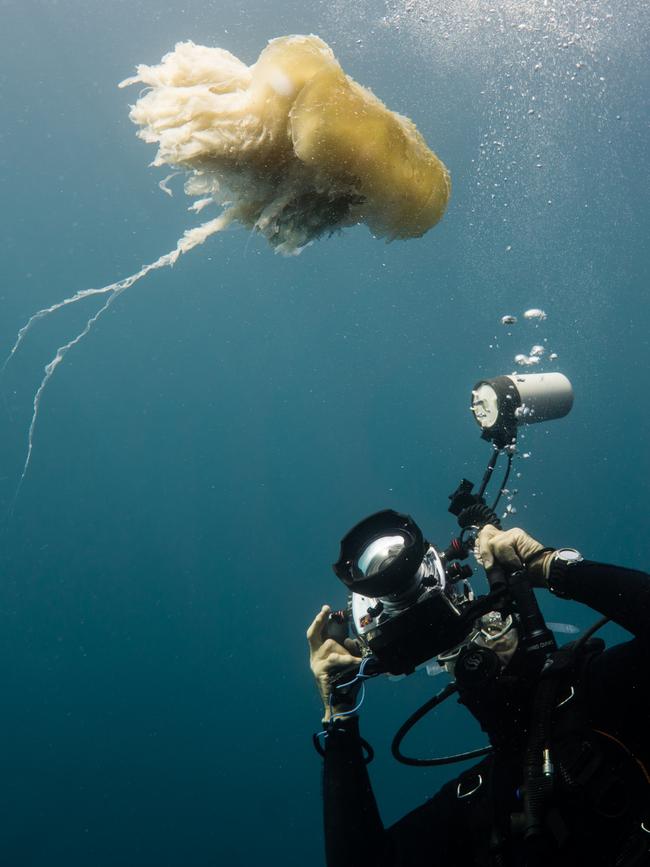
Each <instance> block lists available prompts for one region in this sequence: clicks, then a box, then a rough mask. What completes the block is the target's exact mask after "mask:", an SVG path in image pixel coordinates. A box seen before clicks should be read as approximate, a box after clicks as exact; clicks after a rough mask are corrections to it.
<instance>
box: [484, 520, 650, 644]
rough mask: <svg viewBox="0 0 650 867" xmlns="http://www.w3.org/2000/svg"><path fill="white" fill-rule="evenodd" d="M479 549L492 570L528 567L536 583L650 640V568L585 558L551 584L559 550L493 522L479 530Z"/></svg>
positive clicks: (486, 567)
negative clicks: (494, 524)
mask: <svg viewBox="0 0 650 867" xmlns="http://www.w3.org/2000/svg"><path fill="white" fill-rule="evenodd" d="M477 551H478V559H479V562H481V563H482V564H483V566H484V567H485V569H486V571H488V572H489V571H491V570H493V569H495V568H498V567H502V568H505V569H508V570H510V571H515V570H517V569H521V568H522V567H523V566H526V568H527V570H528V576H529V578H530V580H531V583H532V585H533V587H545V588H547V589H549V590H551V592H555V593H556V594H557V595H558V596H561V597H563V598H566V599H573V600H575V601H576V602H582V603H583V604H584V605H588V606H589V607H590V608H593V609H594V611H599V612H600V613H601V614H604V615H605V616H606V617H609V618H610V619H611V620H613V621H614V622H615V623H618V624H619V626H622V627H623V628H624V629H627V630H628V632H631V633H632V634H633V635H635V636H637V637H638V638H640V639H642V640H644V641H650V575H647V574H646V573H645V572H638V571H636V570H634V569H624V568H623V567H622V566H606V565H604V564H602V563H593V562H591V561H589V560H582V561H580V562H576V563H573V564H571V565H570V566H568V568H567V569H566V570H565V571H564V573H563V574H562V575H559V576H557V577H554V578H553V580H552V581H551V584H550V585H549V574H550V572H551V566H552V563H553V557H554V551H553V549H552V548H543V547H542V545H541V543H540V542H537V541H536V540H535V539H533V538H532V537H531V536H529V535H528V533H526V532H525V531H524V530H521V529H519V528H518V527H514V528H512V529H510V530H505V531H502V530H498V529H497V528H496V527H493V526H491V525H490V524H487V525H486V526H485V527H483V529H482V530H481V532H480V533H479V536H478V539H477Z"/></svg>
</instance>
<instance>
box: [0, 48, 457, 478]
mask: <svg viewBox="0 0 650 867" xmlns="http://www.w3.org/2000/svg"><path fill="white" fill-rule="evenodd" d="M136 72H137V74H136V75H135V76H133V77H132V78H129V79H127V80H126V81H123V82H122V84H121V85H120V86H121V87H124V86H127V85H130V84H136V83H140V84H143V85H145V91H144V92H143V93H142V94H141V95H140V97H139V99H138V100H137V102H136V103H135V105H133V106H132V107H131V114H130V117H131V120H132V121H133V122H134V123H136V124H137V125H138V126H139V127H140V129H139V132H138V135H139V136H140V138H142V139H143V140H144V141H145V142H148V143H152V144H156V145H157V146H158V151H157V154H156V157H155V160H154V163H153V164H154V165H155V166H169V167H171V168H172V169H173V170H174V171H175V172H183V173H186V181H185V192H186V193H187V194H188V195H190V196H193V197H196V201H195V202H194V204H193V205H192V206H191V210H194V211H196V212H197V213H198V212H200V211H202V210H203V209H205V208H208V207H210V206H215V205H217V206H219V207H220V208H221V212H220V213H219V215H218V216H216V217H214V218H213V219H210V220H208V221H207V222H204V223H202V224H201V225H199V226H196V227H194V228H192V229H188V230H187V231H186V232H185V233H184V234H183V235H182V237H181V238H180V239H179V241H178V242H177V245H176V247H175V249H174V250H172V251H170V252H169V253H166V254H165V255H164V256H161V257H160V258H159V259H157V260H156V261H155V262H152V263H150V264H149V265H146V266H145V267H143V268H142V269H141V270H140V271H138V272H137V273H136V274H132V275H131V276H129V277H127V278H125V279H123V280H120V281H118V282H117V283H113V284H111V285H110V286H104V287H101V288H99V289H95V288H93V289H84V290H81V291H79V292H77V293H75V294H74V295H71V296H70V297H68V298H66V299H64V300H63V301H60V302H58V303H56V304H53V305H52V306H51V307H48V308H44V309H43V310H39V311H38V312H37V313H35V314H34V315H33V316H32V317H31V318H30V319H29V321H28V322H27V324H26V325H25V326H23V328H21V330H20V331H19V333H18V337H17V339H16V342H15V344H14V346H13V348H12V350H11V353H10V355H9V358H8V359H7V361H9V359H10V358H12V357H13V355H14V354H15V352H16V351H17V349H18V347H19V346H20V344H21V343H22V340H23V338H24V336H25V334H26V333H27V331H28V330H29V328H30V327H31V325H32V324H33V323H34V322H35V321H36V320H38V319H41V318H43V317H44V316H47V315H49V314H51V313H54V312H55V311H57V310H60V309H61V308H63V307H66V306H67V305H69V304H73V303H76V302H78V301H81V300H83V299H85V298H88V297H90V296H94V295H103V296H105V301H104V304H103V306H102V307H100V308H99V310H98V311H97V312H96V313H94V314H93V316H91V318H90V319H89V320H88V322H87V324H86V327H85V328H84V329H83V331H81V332H80V333H79V334H77V335H76V336H75V337H74V338H72V339H71V340H70V341H69V342H68V343H66V344H65V345H63V346H60V347H59V348H58V350H57V352H56V355H55V356H54V358H53V359H52V360H51V361H50V362H49V364H48V365H47V366H46V367H45V374H44V377H43V380H42V382H41V384H40V386H39V388H38V390H37V392H36V395H35V397H34V410H33V415H32V421H31V425H30V429H29V442H28V451H27V458H26V461H25V466H24V469H23V475H22V477H21V482H22V479H23V478H24V476H25V473H26V471H27V468H28V466H29V461H30V457H31V453H32V445H33V434H34V427H35V424H36V419H37V416H38V410H39V406H40V400H41V397H42V395H43V392H44V390H45V388H46V386H47V384H48V382H49V380H50V378H51V377H52V375H53V374H54V371H55V370H56V368H57V367H58V365H59V364H60V363H61V361H62V360H63V358H64V357H65V355H66V353H67V352H68V351H69V350H70V349H71V348H72V347H73V346H75V345H76V344H77V343H79V342H80V341H81V340H82V339H83V338H84V337H85V336H86V334H88V332H89V331H90V329H91V328H92V326H93V325H94V323H95V322H96V321H97V320H98V318H99V317H100V316H101V315H102V313H104V312H105V311H106V310H107V309H108V307H109V306H110V305H111V304H112V303H113V301H114V300H115V299H116V298H117V297H118V296H119V295H120V294H121V293H122V292H124V291H125V290H126V289H128V288H129V287H131V286H132V285H133V284H134V283H136V282H137V281H138V280H140V279H141V278H142V277H144V276H145V275H146V274H148V273H149V272H150V271H153V270H155V269H158V268H162V267H165V266H168V265H173V264H174V263H175V262H176V261H177V259H178V258H179V256H180V255H181V254H182V253H186V252H188V251H189V250H191V249H192V248H194V247H196V246H197V245H198V244H201V243H203V242H204V241H205V240H206V239H207V238H208V237H209V236H210V235H213V234H215V233H216V232H220V231H222V230H224V229H225V228H227V227H228V226H229V225H230V224H232V223H234V222H239V223H240V224H242V225H244V226H245V227H246V228H248V229H250V230H253V231H256V232H259V233H261V234H262V235H264V237H265V238H266V239H267V240H268V241H269V242H270V243H271V244H272V245H273V247H274V248H275V249H276V250H277V251H278V252H280V253H283V254H296V253H299V252H300V251H301V250H302V249H303V248H304V247H305V246H306V245H307V244H309V243H310V242H312V241H313V240H315V239H316V238H318V237H320V236H321V235H323V234H327V233H332V232H333V231H336V230H338V229H342V228H345V227H346V226H352V225H355V224H357V223H365V224H366V225H367V226H368V227H369V229H370V231H371V232H372V233H373V234H374V235H376V236H378V237H383V238H386V239H387V240H394V239H406V238H416V237H419V236H421V235H423V234H424V233H425V232H427V231H428V230H429V229H430V228H431V227H432V226H434V225H435V224H436V223H437V222H438V221H439V220H440V218H441V217H442V215H443V214H444V211H445V208H446V206H447V202H448V199H449V193H450V180H449V172H448V171H447V169H446V168H445V166H444V165H443V163H442V162H441V161H440V160H439V159H438V157H437V156H436V155H435V154H434V153H433V152H432V151H431V150H430V149H429V148H428V147H427V144H426V142H425V141H424V138H423V137H422V135H421V134H420V133H419V132H418V130H417V129H416V127H415V124H413V122H412V121H410V120H409V119H408V118H406V117H403V116H402V115H400V114H397V113H396V112H393V111H390V110H389V109H388V108H386V106H385V105H384V104H383V103H382V102H381V101H380V100H379V99H378V98H377V97H376V96H374V94H372V93H371V92H370V91H369V90H368V89H367V88H365V87H362V86H361V85H360V84H357V82H356V81H354V80H353V79H352V78H350V77H349V76H347V75H346V74H345V73H344V72H343V70H342V69H341V67H340V65H339V63H338V62H337V60H336V58H335V56H334V53H333V52H332V50H331V49H330V48H329V46H328V45H326V44H325V42H323V41H322V40H321V39H319V38H318V37H317V36H285V37H282V38H279V39H273V40H271V41H270V42H269V44H268V45H267V46H266V48H265V49H264V50H263V51H262V53H261V54H260V56H259V58H258V60H257V62H256V63H254V64H253V65H252V66H247V65H246V64H245V63H243V62H242V61H241V60H239V59H238V58H237V57H235V56H234V55H233V54H231V53H230V52H229V51H226V50H224V49H223V48H209V47H206V46H203V45H195V44H194V43H193V42H181V43H179V44H178V45H176V47H175V49H174V51H172V52H170V53H169V54H166V55H165V56H164V57H163V59H162V61H161V62H160V64H158V65H157V66H145V65H141V66H138V67H137V70H136ZM161 186H162V188H163V189H165V190H166V191H169V190H168V188H166V187H165V186H164V182H161ZM6 363H7V362H5V364H6Z"/></svg>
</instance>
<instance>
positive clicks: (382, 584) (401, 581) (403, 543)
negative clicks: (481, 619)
mask: <svg viewBox="0 0 650 867" xmlns="http://www.w3.org/2000/svg"><path fill="white" fill-rule="evenodd" d="M445 560H446V557H445V555H444V554H442V555H441V554H440V553H439V552H438V551H437V550H436V548H435V547H434V546H433V545H431V544H429V543H428V542H426V541H425V539H424V537H423V535H422V531H421V530H420V528H419V527H418V526H417V524H416V523H415V521H414V520H413V519H412V518H411V517H410V516H409V515H403V514H400V513H399V512H394V511H392V510H390V509H387V510H385V511H382V512H377V513H376V514H374V515H370V517H368V518H365V519H364V520H363V521H361V522H360V523H359V524H357V525H356V526H355V527H353V528H352V529H351V530H350V532H349V533H348V534H347V535H346V536H345V537H344V538H343V540H342V541H341V554H340V557H339V559H338V560H337V562H336V563H335V564H334V572H335V573H336V575H337V576H338V578H339V579H340V580H341V581H342V582H343V583H344V584H345V585H346V586H347V587H348V589H349V590H350V599H349V604H348V612H347V616H348V621H349V625H350V627H351V629H352V632H353V633H354V635H355V637H356V638H358V639H359V640H360V641H361V643H362V645H363V646H364V648H366V651H367V653H369V654H372V655H373V656H374V657H375V659H376V661H377V664H378V665H379V667H380V668H381V670H383V671H385V672H388V673H389V674H394V675H398V674H410V673H411V672H413V671H414V670H415V668H416V667H417V666H418V665H420V664H422V663H423V662H427V661H428V660H430V659H432V658H433V657H435V656H437V654H438V653H441V652H442V651H443V650H447V649H448V648H450V647H453V646H455V645H457V644H459V643H460V642H461V641H463V640H464V639H465V637H466V633H467V628H468V627H467V621H466V618H465V617H464V613H465V611H466V609H467V606H468V603H470V602H471V601H472V600H473V598H474V595H473V592H472V589H471V587H470V585H469V583H468V582H467V580H466V572H464V571H463V570H462V568H461V569H458V568H452V566H456V564H450V565H449V566H447V567H445ZM470 571H471V570H470ZM459 585H460V586H459Z"/></svg>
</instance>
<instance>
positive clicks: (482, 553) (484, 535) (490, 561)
mask: <svg viewBox="0 0 650 867" xmlns="http://www.w3.org/2000/svg"><path fill="white" fill-rule="evenodd" d="M500 532H501V530H497V528H496V527H495V526H493V525H492V524H486V525H485V526H484V527H483V528H482V529H481V532H480V533H479V534H478V537H477V539H476V549H477V552H478V559H479V561H480V562H481V563H482V564H483V568H484V569H485V571H486V572H488V571H489V570H490V569H491V568H492V567H493V566H494V555H493V554H492V544H491V541H492V539H493V538H494V536H497V535H498V534H499V533H500Z"/></svg>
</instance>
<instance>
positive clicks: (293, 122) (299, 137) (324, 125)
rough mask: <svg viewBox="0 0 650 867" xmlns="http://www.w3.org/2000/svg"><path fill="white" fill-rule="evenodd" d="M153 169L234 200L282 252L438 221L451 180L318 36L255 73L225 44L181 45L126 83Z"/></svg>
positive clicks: (269, 53)
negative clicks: (325, 238) (348, 231)
mask: <svg viewBox="0 0 650 867" xmlns="http://www.w3.org/2000/svg"><path fill="white" fill-rule="evenodd" d="M134 83H140V84H145V85H147V86H148V88H149V90H148V91H147V92H146V93H144V94H143V95H142V96H141V97H140V98H139V99H138V100H137V102H136V103H135V105H133V106H132V109H131V114H130V117H131V120H132V121H133V122H134V123H136V124H137V125H138V126H140V131H139V132H138V135H139V136H140V138H142V139H143V140H144V141H146V142H149V143H157V144H158V152H157V154H156V158H155V160H154V165H156V166H163V165H165V166H170V167H172V168H174V169H181V170H185V171H187V172H189V173H190V176H189V179H188V182H187V184H186V192H188V193H189V194H190V195H200V196H203V197H204V198H208V199H210V198H211V199H212V200H213V201H214V203H215V204H223V203H224V202H226V201H230V202H231V203H232V204H231V207H232V208H233V209H234V212H235V216H234V218H235V219H236V220H237V221H239V222H240V223H243V224H244V225H245V226H246V227H247V228H249V229H254V230H257V231H258V232H261V233H262V234H263V235H264V236H265V237H266V239H267V240H268V241H269V242H270V243H271V244H272V245H273V246H274V247H275V248H276V249H277V250H278V251H279V252H281V253H285V254H291V253H296V252H299V251H300V250H301V248H302V247H304V246H305V245H306V244H308V243H309V242H310V241H312V240H314V239H316V238H318V237H320V236H321V235H322V234H324V233H327V232H332V231H334V230H336V229H340V228H344V227H345V226H350V225H354V224H356V223H366V224H367V225H368V227H369V228H370V230H371V231H372V232H373V234H375V235H376V236H379V237H385V238H387V239H388V240H394V239H407V238H414V237H419V236H421V235H423V234H424V233H425V232H427V231H428V230H429V229H430V228H432V226H434V225H435V224H436V223H437V222H438V221H439V220H440V218H441V217H442V215H443V213H444V211H445V208H446V206H447V202H448V200H449V193H450V180H449V172H448V171H447V169H446V168H445V166H444V165H443V163H442V162H441V161H440V160H439V159H438V157H437V156H436V155H435V154H434V153H433V151H431V150H430V149H429V148H428V146H427V144H426V142H425V140H424V138H423V137H422V135H421V134H420V133H419V132H418V130H417V128H416V127H415V124H413V122H412V121H410V120H409V119H408V118H405V117H403V116H401V115H399V114H396V113H395V112H393V111H390V110H389V109H388V108H387V107H386V106H385V105H384V104H383V103H382V102H381V101H380V100H379V99H378V98H377V97H376V96H375V95H374V94H373V93H371V92H370V91H369V90H368V89H367V88H364V87H362V86H361V85H360V84H358V83H357V82H355V81H354V80H353V79H352V78H350V77H349V76H347V75H346V74H345V73H344V72H343V70H342V68H341V66H340V65H339V63H338V61H337V60H336V58H335V56H334V53H333V52H332V50H331V49H330V48H329V46H328V45H326V43H325V42H323V41H322V40H321V39H319V38H318V37H317V36H285V37H281V38H278V39H273V40H271V42H269V44H268V45H267V47H266V48H265V49H264V50H263V51H262V53H261V54H260V56H259V58H258V60H257V62H256V63H255V64H253V65H252V66H251V67H247V66H245V64H243V63H241V61H239V60H238V59H237V58H235V57H234V56H233V55H232V54H230V53H229V52H227V51H224V50H223V49H219V48H211V49H209V48H205V47H204V46H200V45H195V44H194V43H192V42H182V43H179V44H178V45H177V46H176V47H175V49H174V51H172V52H170V53H169V54H167V55H165V57H164V58H163V59H162V61H161V63H160V64H159V65H158V66H139V67H138V69H137V75H136V76H134V77H133V78H130V79H127V80H126V81H125V82H122V85H123V86H124V85H129V84H134Z"/></svg>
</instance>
